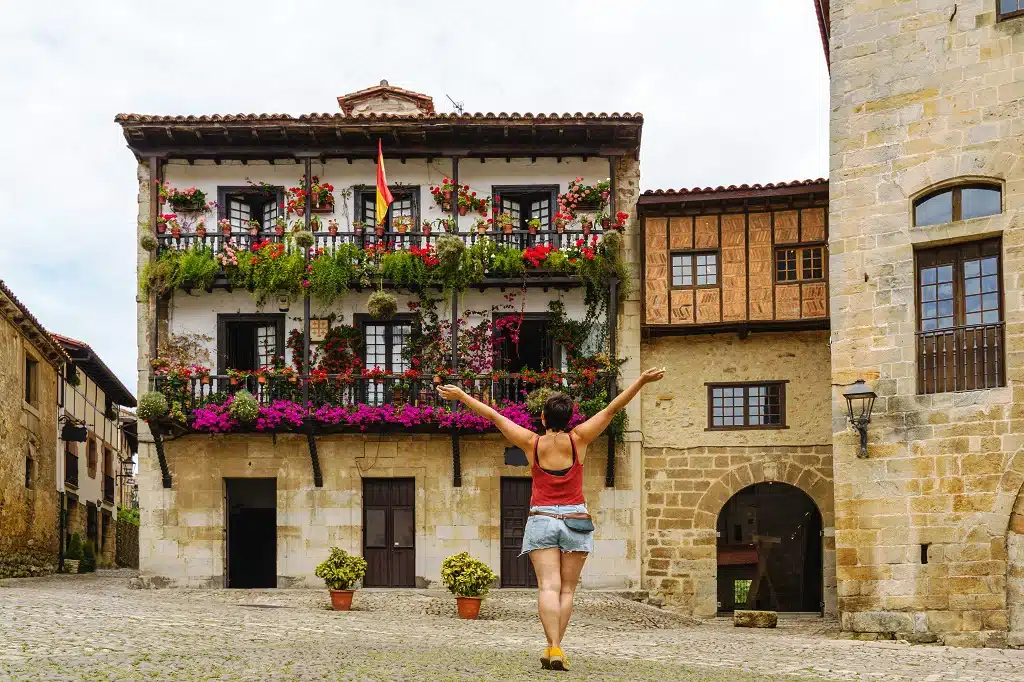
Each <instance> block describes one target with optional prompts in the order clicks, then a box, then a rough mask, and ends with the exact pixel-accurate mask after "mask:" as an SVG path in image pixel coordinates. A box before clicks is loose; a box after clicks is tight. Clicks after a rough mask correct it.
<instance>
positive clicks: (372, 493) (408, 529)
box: [363, 478, 416, 587]
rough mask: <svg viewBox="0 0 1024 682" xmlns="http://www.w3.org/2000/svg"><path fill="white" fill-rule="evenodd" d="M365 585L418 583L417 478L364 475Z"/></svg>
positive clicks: (380, 585)
mask: <svg viewBox="0 0 1024 682" xmlns="http://www.w3.org/2000/svg"><path fill="white" fill-rule="evenodd" d="M363 557H364V558H365V559H366V563H367V569H366V576H365V577H364V578H363V585H364V586H365V587H416V480H415V479H412V478H365V479H363Z"/></svg>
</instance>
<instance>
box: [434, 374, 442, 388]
mask: <svg viewBox="0 0 1024 682" xmlns="http://www.w3.org/2000/svg"><path fill="white" fill-rule="evenodd" d="M434 385H435V386H440V385H441V377H440V376H435V377H434Z"/></svg>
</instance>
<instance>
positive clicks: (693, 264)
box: [668, 249, 722, 291]
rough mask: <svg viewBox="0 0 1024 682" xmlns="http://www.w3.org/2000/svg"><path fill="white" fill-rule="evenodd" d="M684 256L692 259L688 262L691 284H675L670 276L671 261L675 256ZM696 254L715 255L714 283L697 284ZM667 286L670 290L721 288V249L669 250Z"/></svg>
mask: <svg viewBox="0 0 1024 682" xmlns="http://www.w3.org/2000/svg"><path fill="white" fill-rule="evenodd" d="M677 256H678V257H682V256H685V257H687V258H690V259H692V260H691V263H690V268H691V269H690V272H691V276H692V278H693V283H692V284H680V285H678V286H677V285H676V284H675V282H674V281H673V278H672V268H673V267H674V265H673V261H674V260H675V258H676V257H677ZM697 256H714V257H715V283H714V284H697ZM668 286H669V289H671V290H676V291H681V290H691V289H692V290H694V291H696V290H697V289H721V288H722V251H721V249H688V250H685V251H681V250H676V251H669V254H668Z"/></svg>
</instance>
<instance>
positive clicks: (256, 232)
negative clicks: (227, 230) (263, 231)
mask: <svg viewBox="0 0 1024 682" xmlns="http://www.w3.org/2000/svg"><path fill="white" fill-rule="evenodd" d="M259 233H260V228H258V227H250V228H249V236H250V237H255V236H257V235H259Z"/></svg>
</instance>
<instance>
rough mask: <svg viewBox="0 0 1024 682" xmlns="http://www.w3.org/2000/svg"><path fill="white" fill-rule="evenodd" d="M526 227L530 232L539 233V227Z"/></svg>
mask: <svg viewBox="0 0 1024 682" xmlns="http://www.w3.org/2000/svg"><path fill="white" fill-rule="evenodd" d="M526 229H527V230H528V231H529V232H530V234H537V228H536V227H528V228H526Z"/></svg>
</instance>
